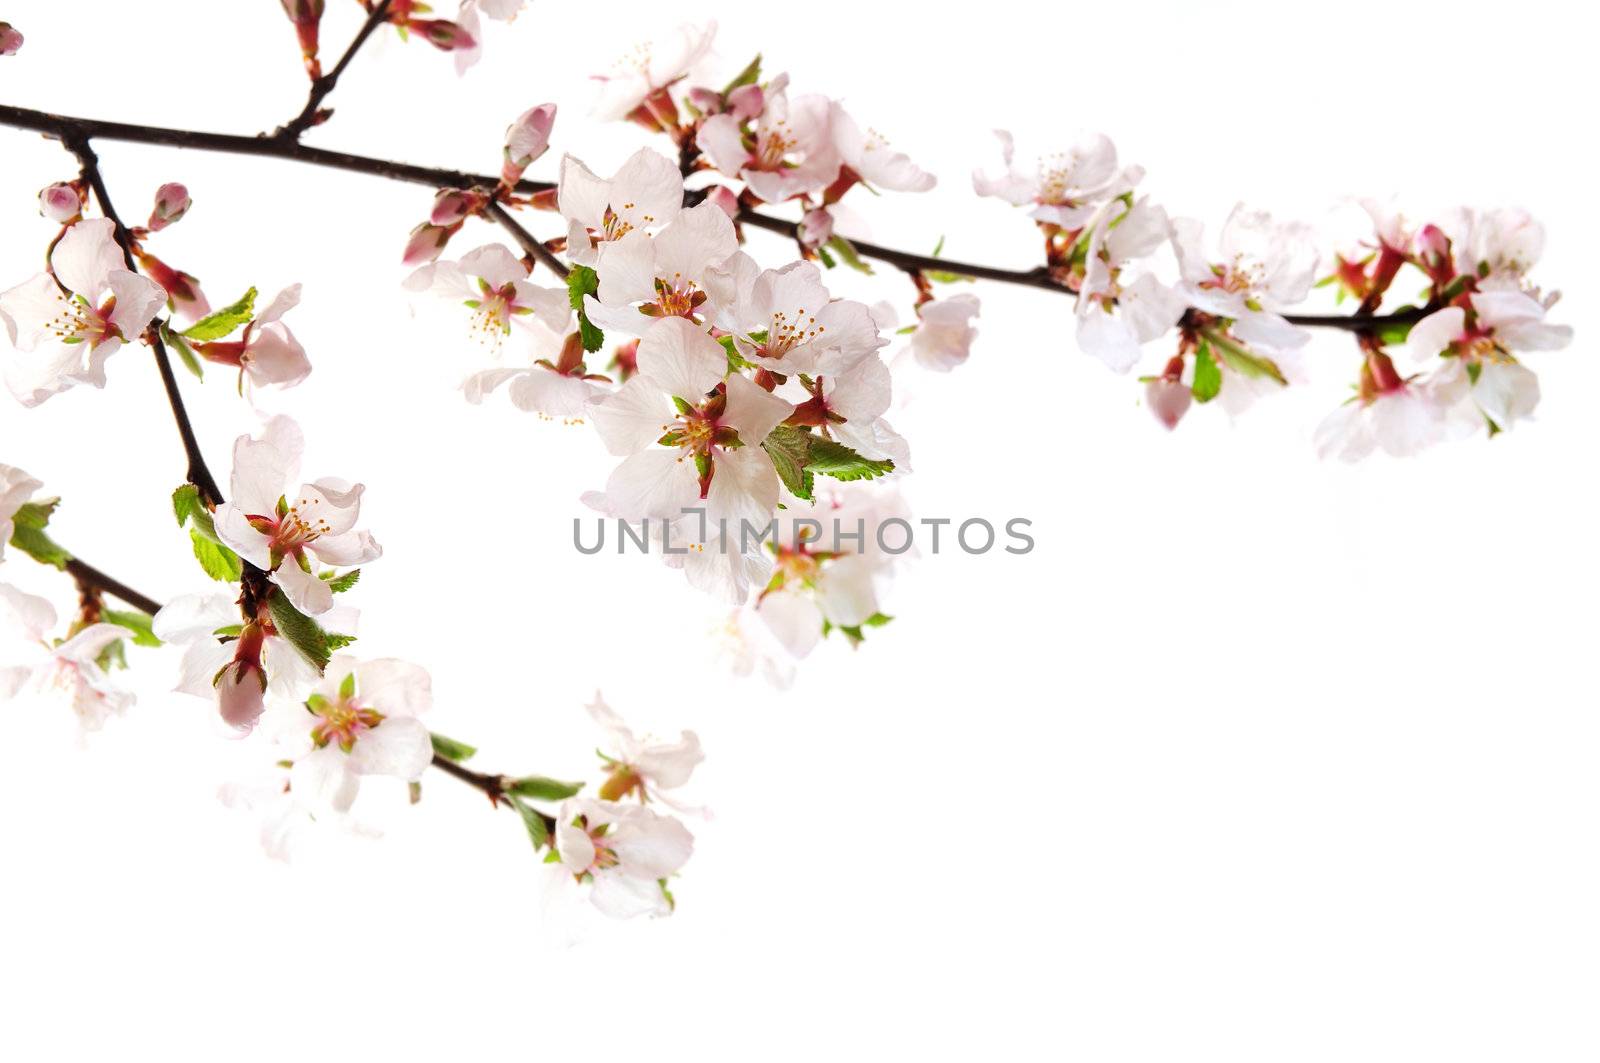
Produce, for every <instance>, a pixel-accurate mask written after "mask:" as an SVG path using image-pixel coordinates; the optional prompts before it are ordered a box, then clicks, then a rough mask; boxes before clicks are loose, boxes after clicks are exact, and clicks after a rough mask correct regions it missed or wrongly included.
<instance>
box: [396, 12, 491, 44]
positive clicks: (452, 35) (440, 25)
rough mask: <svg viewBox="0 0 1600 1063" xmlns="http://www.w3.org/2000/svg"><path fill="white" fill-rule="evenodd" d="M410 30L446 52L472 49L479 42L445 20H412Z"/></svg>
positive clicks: (454, 24) (409, 24)
mask: <svg viewBox="0 0 1600 1063" xmlns="http://www.w3.org/2000/svg"><path fill="white" fill-rule="evenodd" d="M408 28H409V29H411V30H412V31H413V32H415V33H420V34H421V35H422V37H423V39H425V40H426V41H427V42H428V43H429V44H431V45H433V46H434V47H435V48H439V49H442V50H443V51H446V52H453V51H456V50H458V49H461V48H471V47H473V46H474V45H476V44H477V43H478V42H477V40H476V39H475V38H474V37H473V36H472V34H470V33H468V32H467V31H466V30H465V29H463V28H462V27H460V26H458V25H457V24H456V23H454V22H451V21H450V20H449V19H443V18H417V19H411V20H410V22H409V23H408Z"/></svg>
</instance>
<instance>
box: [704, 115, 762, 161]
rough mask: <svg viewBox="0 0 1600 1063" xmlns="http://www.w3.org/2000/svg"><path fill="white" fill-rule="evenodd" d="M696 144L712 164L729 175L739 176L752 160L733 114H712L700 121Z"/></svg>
mask: <svg viewBox="0 0 1600 1063" xmlns="http://www.w3.org/2000/svg"><path fill="white" fill-rule="evenodd" d="M695 146H696V147H698V148H699V149H700V150H701V151H702V152H704V153H705V156H706V158H707V159H709V160H710V162H711V165H712V166H715V167H716V168H717V169H718V170H721V171H722V172H723V173H725V174H727V175H728V176H729V177H738V176H739V172H740V171H741V170H743V169H744V168H745V166H746V165H748V164H749V163H750V161H751V157H750V152H749V151H748V150H747V149H746V148H745V146H744V134H743V133H742V132H741V131H740V129H739V121H738V119H736V118H734V117H733V116H732V115H731V114H716V115H712V116H711V117H710V118H707V119H706V120H705V121H704V122H702V123H700V132H699V134H698V135H697V136H696V137H695Z"/></svg>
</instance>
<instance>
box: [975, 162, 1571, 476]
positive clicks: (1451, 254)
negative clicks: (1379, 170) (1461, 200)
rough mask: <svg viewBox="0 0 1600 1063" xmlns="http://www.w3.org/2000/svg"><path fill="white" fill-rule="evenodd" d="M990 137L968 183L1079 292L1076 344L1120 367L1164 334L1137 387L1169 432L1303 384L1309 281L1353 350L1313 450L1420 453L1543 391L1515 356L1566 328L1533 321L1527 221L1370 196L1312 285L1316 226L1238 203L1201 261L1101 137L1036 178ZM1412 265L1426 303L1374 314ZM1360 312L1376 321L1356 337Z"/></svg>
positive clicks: (1546, 300) (1543, 303)
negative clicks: (991, 149) (1041, 246)
mask: <svg viewBox="0 0 1600 1063" xmlns="http://www.w3.org/2000/svg"><path fill="white" fill-rule="evenodd" d="M999 137H1000V141H1001V146H1002V156H1003V163H1004V172H1002V173H999V174H992V173H988V172H985V171H982V170H979V171H977V172H976V173H974V175H973V187H974V189H975V190H976V191H977V192H978V194H980V195H984V196H993V197H997V198H1000V199H1004V200H1006V201H1007V202H1009V203H1011V204H1013V205H1014V206H1025V207H1027V208H1029V215H1030V216H1031V217H1032V218H1033V219H1034V220H1035V221H1036V223H1037V224H1038V226H1039V228H1040V230H1041V231H1042V232H1043V234H1044V237H1045V255H1046V267H1047V269H1048V271H1049V274H1050V276H1051V278H1052V279H1054V280H1055V281H1056V282H1057V283H1059V284H1061V285H1062V286H1063V287H1065V288H1067V289H1068V290H1070V291H1072V292H1075V293H1076V295H1077V339H1078V345H1079V346H1080V347H1081V348H1082V349H1083V350H1084V351H1085V352H1086V353H1088V354H1091V355H1094V356H1095V357H1098V358H1099V359H1100V360H1101V361H1103V362H1104V363H1105V364H1106V365H1107V366H1108V367H1110V368H1111V369H1113V370H1114V371H1116V372H1121V373H1125V372H1128V371H1130V370H1131V369H1133V368H1134V367H1135V366H1136V365H1138V364H1139V362H1140V361H1141V360H1142V359H1143V357H1144V352H1145V349H1146V347H1147V346H1149V345H1150V344H1153V343H1156V342H1158V341H1161V340H1163V339H1164V338H1170V339H1175V341H1176V342H1175V349H1174V348H1169V351H1171V353H1170V354H1168V353H1163V354H1162V357H1163V358H1164V359H1165V364H1164V365H1163V366H1162V369H1161V371H1160V372H1159V373H1157V374H1153V375H1150V376H1145V377H1142V378H1141V380H1142V381H1143V382H1144V384H1145V388H1146V390H1145V394H1146V400H1147V403H1148V405H1149V407H1150V410H1151V412H1152V413H1153V414H1154V415H1155V416H1156V418H1157V419H1158V420H1159V421H1160V422H1161V423H1162V424H1164V425H1166V426H1167V427H1168V428H1174V427H1176V426H1177V424H1178V422H1179V421H1180V420H1181V419H1182V418H1183V417H1184V415H1185V414H1186V413H1187V412H1188V411H1189V410H1190V408H1191V407H1192V405H1194V404H1195V403H1208V402H1211V401H1212V400H1216V401H1217V404H1218V405H1219V406H1221V407H1222V408H1223V409H1225V410H1227V411H1228V413H1229V414H1230V415H1236V414H1238V413H1240V412H1241V411H1242V410H1244V409H1245V408H1246V407H1248V406H1249V405H1250V404H1251V403H1253V402H1254V401H1255V400H1256V399H1257V398H1259V397H1260V396H1262V395H1263V394H1267V393H1270V392H1272V391H1274V390H1276V389H1278V388H1281V387H1283V386H1285V385H1287V384H1289V383H1290V382H1291V381H1298V380H1302V379H1304V378H1305V376H1306V368H1305V366H1304V365H1303V364H1302V359H1301V353H1302V351H1303V349H1304V348H1305V346H1306V345H1307V344H1308V343H1309V342H1310V339H1311V335H1310V333H1309V332H1307V331H1306V329H1305V328H1304V327H1301V325H1299V324H1297V323H1296V322H1295V321H1294V320H1292V319H1291V317H1290V316H1288V315H1289V311H1290V308H1292V307H1294V306H1296V305H1298V304H1300V303H1302V302H1304V301H1305V300H1306V298H1307V297H1308V296H1309V295H1310V293H1311V291H1312V289H1313V288H1314V287H1322V286H1327V285H1337V286H1338V290H1339V293H1340V296H1341V299H1342V298H1345V297H1353V298H1354V299H1356V300H1357V302H1358V309H1357V317H1356V318H1355V319H1353V320H1352V322H1351V331H1352V332H1353V333H1354V334H1355V335H1356V338H1357V342H1358V344H1359V347H1360V350H1361V355H1362V365H1361V371H1360V382H1359V385H1358V387H1357V393H1356V396H1355V397H1354V398H1353V399H1351V400H1350V402H1349V403H1347V404H1346V405H1345V406H1343V407H1342V408H1340V409H1339V410H1338V411H1336V412H1335V413H1333V414H1332V415H1330V416H1329V417H1328V418H1327V420H1325V421H1324V422H1323V424H1322V425H1321V426H1320V427H1319V428H1318V430H1317V433H1316V445H1317V449H1318V452H1319V453H1321V454H1323V455H1324V456H1337V457H1340V458H1343V459H1345V460H1355V459H1359V458H1362V457H1365V456H1366V455H1368V454H1370V453H1371V452H1372V451H1373V450H1375V449H1381V450H1383V451H1385V452H1387V453H1389V454H1393V455H1407V454H1414V453H1416V452H1417V451H1419V450H1421V449H1423V448H1424V447H1426V446H1428V445H1430V444H1432V443H1434V442H1437V441H1440V440H1442V439H1447V438H1452V437H1457V436H1460V435H1465V434H1471V433H1473V432H1476V431H1483V430H1487V431H1488V433H1489V434H1490V435H1493V434H1495V433H1497V432H1499V431H1501V430H1504V429H1506V428H1509V427H1511V425H1512V424H1514V423H1515V422H1516V421H1517V420H1519V419H1521V418H1523V417H1526V416H1527V415H1528V414H1529V413H1531V412H1532V410H1533V408H1534V406H1535V405H1536V404H1537V403H1538V399H1539V388H1538V382H1537V379H1536V378H1535V377H1534V375H1533V373H1532V371H1530V370H1528V369H1527V368H1526V367H1524V366H1523V365H1522V364H1521V363H1520V362H1519V361H1518V360H1517V357H1516V354H1517V352H1519V351H1520V352H1529V351H1546V350H1554V349H1558V348H1560V347H1564V346H1566V345H1567V343H1569V342H1570V341H1571V338H1572V332H1571V329H1570V328H1568V327H1566V326H1562V325H1552V324H1549V323H1547V322H1546V321H1545V314H1546V312H1547V311H1548V310H1549V309H1550V307H1551V306H1552V305H1554V303H1555V301H1556V299H1557V298H1558V295H1557V294H1555V293H1552V294H1550V295H1544V294H1542V293H1541V292H1540V290H1539V289H1538V288H1536V287H1534V286H1533V285H1532V284H1531V283H1530V282H1529V281H1528V279H1527V275H1528V271H1529V270H1530V269H1531V268H1532V266H1533V265H1534V263H1535V262H1536V261H1537V260H1538V257H1539V254H1540V252H1541V250H1542V248H1543V244H1544V231H1543V228H1542V227H1541V226H1540V225H1539V224H1538V223H1537V222H1535V221H1534V220H1533V219H1532V218H1530V217H1529V216H1528V215H1527V214H1526V213H1524V212H1522V211H1517V210H1499V211H1469V210H1458V211H1454V212H1451V213H1450V214H1448V215H1447V216H1445V217H1443V218H1440V219H1439V220H1437V221H1435V222H1429V223H1425V224H1421V225H1415V226H1414V225H1412V224H1411V223H1409V222H1408V221H1407V220H1406V219H1405V218H1403V217H1402V216H1400V215H1399V214H1396V213H1393V212H1391V211H1388V210H1386V209H1385V208H1384V207H1382V206H1380V205H1379V204H1377V203H1374V202H1371V201H1366V202H1364V204H1363V206H1364V208H1365V210H1366V212H1367V214H1368V216H1369V219H1370V222H1371V230H1372V235H1371V236H1370V237H1369V238H1368V239H1366V240H1365V241H1363V242H1362V243H1361V244H1360V246H1358V247H1357V248H1356V249H1355V250H1354V251H1353V252H1352V253H1350V254H1348V255H1344V254H1340V255H1335V256H1333V261H1332V263H1331V269H1330V270H1329V272H1327V273H1326V275H1323V274H1322V268H1323V261H1322V257H1321V255H1320V254H1319V252H1318V250H1317V244H1316V240H1315V233H1314V232H1313V230H1312V228H1311V226H1309V225H1306V224H1303V223H1298V222H1287V223H1285V222H1279V221H1275V220H1274V219H1273V218H1272V217H1271V216H1270V215H1269V214H1267V213H1265V212H1263V211H1257V210H1250V209H1247V208H1245V207H1244V206H1242V205H1241V206H1239V207H1236V208H1235V209H1234V211H1233V213H1232V214H1230V215H1229V216H1228V219H1227V221H1226V222H1225V223H1224V224H1223V226H1222V230H1221V233H1220V235H1219V237H1218V240H1217V243H1216V245H1215V250H1214V251H1208V249H1207V245H1206V242H1205V239H1204V235H1205V233H1204V227H1203V225H1202V224H1201V223H1200V222H1198V221H1196V220H1193V219H1189V218H1169V217H1168V215H1167V213H1166V211H1165V210H1163V209H1162V208H1161V207H1160V206H1158V205H1156V204H1153V203H1151V202H1150V200H1149V197H1147V196H1140V195H1138V194H1137V186H1138V184H1139V181H1140V179H1141V178H1142V177H1143V171H1142V170H1141V169H1140V168H1139V167H1136V166H1132V167H1123V166H1119V164H1118V160H1117V153H1116V148H1115V147H1114V146H1113V145H1112V143H1111V142H1110V141H1109V140H1107V139H1106V138H1105V137H1102V136H1092V137H1086V138H1084V139H1082V140H1080V141H1079V142H1078V143H1077V144H1076V145H1075V146H1074V147H1073V148H1072V149H1070V150H1069V151H1066V152H1063V153H1059V154H1053V155H1046V156H1043V157H1041V158H1040V159H1039V160H1038V162H1037V167H1036V169H1033V170H1030V169H1028V168H1026V167H1022V166H1019V165H1018V164H1017V163H1016V159H1015V149H1014V145H1013V141H1012V138H1011V135H1010V134H1009V133H1005V132H1001V133H1000V134H999ZM1163 251H1170V260H1171V262H1172V263H1173V264H1174V265H1175V269H1173V270H1171V271H1170V273H1168V275H1167V278H1166V279H1162V270H1161V269H1160V268H1159V267H1158V263H1157V262H1156V256H1157V255H1158V254H1159V253H1161V252H1163ZM1407 267H1409V268H1410V269H1411V270H1412V271H1413V272H1414V273H1416V274H1417V276H1418V280H1419V281H1421V282H1423V283H1424V284H1425V286H1426V287H1425V293H1424V296H1423V299H1422V301H1421V303H1420V305H1407V306H1405V307H1404V308H1396V309H1395V311H1394V312H1393V313H1390V314H1389V315H1388V316H1383V315H1382V314H1381V313H1380V312H1381V311H1383V310H1385V309H1386V303H1385V296H1386V295H1387V294H1388V293H1389V292H1390V290H1391V287H1392V286H1393V285H1394V283H1395V281H1396V279H1397V278H1399V277H1402V276H1404V273H1403V272H1402V271H1403V270H1404V269H1406V268H1407ZM1362 317H1366V318H1372V319H1373V320H1374V324H1373V326H1372V327H1370V328H1363V327H1361V323H1360V318H1362ZM1413 323H1414V324H1413ZM1400 345H1403V346H1405V347H1406V348H1408V352H1407V353H1408V358H1409V360H1410V361H1411V362H1412V363H1413V364H1415V365H1416V366H1417V368H1418V369H1419V370H1420V371H1419V372H1417V373H1414V374H1411V375H1409V376H1407V375H1405V374H1402V373H1401V372H1400V371H1399V370H1398V369H1397V368H1396V367H1395V365H1394V362H1393V361H1392V359H1391V357H1390V354H1389V349H1390V348H1391V347H1392V346H1400ZM1440 359H1443V360H1442V361H1441V360H1440Z"/></svg>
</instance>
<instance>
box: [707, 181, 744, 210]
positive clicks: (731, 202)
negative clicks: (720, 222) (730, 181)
mask: <svg viewBox="0 0 1600 1063" xmlns="http://www.w3.org/2000/svg"><path fill="white" fill-rule="evenodd" d="M705 201H706V202H707V203H715V204H716V205H717V206H719V207H721V208H722V212H723V213H724V214H726V215H727V216H728V217H730V218H737V217H738V216H739V197H738V196H736V195H734V192H733V189H731V188H728V187H726V186H724V185H717V186H716V187H714V188H712V189H711V190H710V191H708V192H707V193H706V198H705Z"/></svg>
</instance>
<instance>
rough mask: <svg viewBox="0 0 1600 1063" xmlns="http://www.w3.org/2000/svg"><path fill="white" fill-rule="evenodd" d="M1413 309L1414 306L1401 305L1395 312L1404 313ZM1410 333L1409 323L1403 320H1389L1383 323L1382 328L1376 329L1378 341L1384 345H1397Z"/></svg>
mask: <svg viewBox="0 0 1600 1063" xmlns="http://www.w3.org/2000/svg"><path fill="white" fill-rule="evenodd" d="M1415 309H1416V307H1414V306H1402V307H1401V308H1400V309H1399V310H1397V311H1395V312H1396V313H1405V312H1407V311H1410V310H1415ZM1410 335H1411V326H1410V325H1409V324H1407V323H1406V322H1404V321H1399V322H1395V321H1391V322H1387V323H1385V324H1384V325H1383V327H1382V328H1380V329H1378V342H1380V343H1382V344H1384V345H1385V346H1394V347H1398V346H1399V345H1400V344H1402V343H1404V342H1405V341H1406V339H1407V338H1408V337H1409V336H1410Z"/></svg>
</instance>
